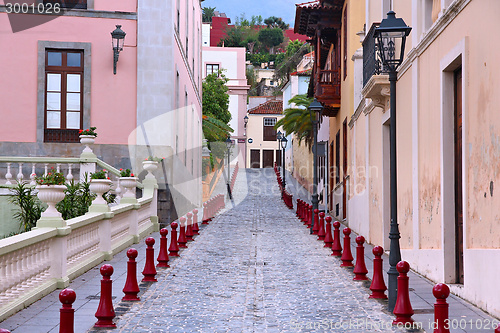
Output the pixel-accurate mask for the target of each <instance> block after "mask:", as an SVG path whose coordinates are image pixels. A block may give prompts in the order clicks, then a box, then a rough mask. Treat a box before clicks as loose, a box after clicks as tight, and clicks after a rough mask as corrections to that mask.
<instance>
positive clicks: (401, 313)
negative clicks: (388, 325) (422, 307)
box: [392, 261, 413, 325]
mask: <svg viewBox="0 0 500 333" xmlns="http://www.w3.org/2000/svg"><path fill="white" fill-rule="evenodd" d="M396 269H397V270H398V272H399V276H398V296H397V299H396V305H395V306H394V311H393V313H394V314H395V315H396V319H394V321H393V322H392V324H393V325H397V324H399V323H401V324H403V325H404V324H406V323H410V324H411V323H413V319H412V318H411V316H412V315H413V309H412V307H411V303H410V290H409V278H408V275H407V273H408V272H409V271H410V264H409V263H407V262H406V261H400V262H398V264H397V265H396Z"/></svg>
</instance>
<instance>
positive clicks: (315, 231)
mask: <svg viewBox="0 0 500 333" xmlns="http://www.w3.org/2000/svg"><path fill="white" fill-rule="evenodd" d="M313 212H314V215H313V219H314V224H313V235H317V234H318V231H319V221H318V213H319V209H315V210H314V211H313Z"/></svg>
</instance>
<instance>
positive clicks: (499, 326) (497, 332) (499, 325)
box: [495, 323, 500, 333]
mask: <svg viewBox="0 0 500 333" xmlns="http://www.w3.org/2000/svg"><path fill="white" fill-rule="evenodd" d="M495 333H500V323H498V324H497V328H496V329H495Z"/></svg>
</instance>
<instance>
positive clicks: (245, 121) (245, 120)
mask: <svg viewBox="0 0 500 333" xmlns="http://www.w3.org/2000/svg"><path fill="white" fill-rule="evenodd" d="M243 123H244V127H245V131H244V132H243V136H244V137H245V168H246V165H247V141H248V140H247V139H246V136H247V125H248V116H245V118H243Z"/></svg>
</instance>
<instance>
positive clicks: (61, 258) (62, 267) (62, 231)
mask: <svg viewBox="0 0 500 333" xmlns="http://www.w3.org/2000/svg"><path fill="white" fill-rule="evenodd" d="M70 232H71V228H70V227H65V228H59V230H58V234H59V235H58V236H59V237H55V238H54V239H53V240H52V242H50V245H49V246H50V248H49V253H50V277H51V278H54V279H56V281H57V288H65V287H67V286H68V285H69V278H68V276H67V269H68V264H67V257H68V247H67V244H68V239H67V237H65V236H67V235H68V234H69V233H70Z"/></svg>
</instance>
